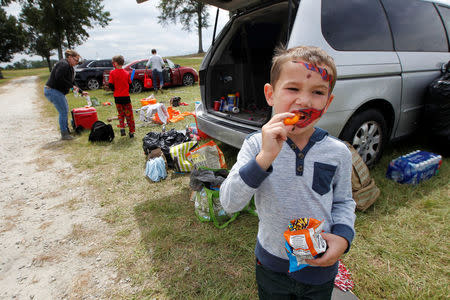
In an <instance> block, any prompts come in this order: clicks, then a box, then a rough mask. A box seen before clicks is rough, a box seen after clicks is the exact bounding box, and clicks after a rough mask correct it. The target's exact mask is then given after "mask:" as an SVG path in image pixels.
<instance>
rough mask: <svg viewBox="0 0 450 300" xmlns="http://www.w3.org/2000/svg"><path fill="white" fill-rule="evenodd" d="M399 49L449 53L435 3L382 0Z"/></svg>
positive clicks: (395, 44) (409, 0)
mask: <svg viewBox="0 0 450 300" xmlns="http://www.w3.org/2000/svg"><path fill="white" fill-rule="evenodd" d="M381 1H382V2H383V5H384V7H385V9H386V13H387V16H388V19H389V23H390V24H391V29H392V33H393V35H394V46H395V50H397V51H417V52H448V44H447V37H446V36H445V30H444V26H443V25H442V21H441V19H440V17H439V14H438V12H437V11H436V8H435V7H434V5H433V4H432V3H430V2H424V1H417V0H381Z"/></svg>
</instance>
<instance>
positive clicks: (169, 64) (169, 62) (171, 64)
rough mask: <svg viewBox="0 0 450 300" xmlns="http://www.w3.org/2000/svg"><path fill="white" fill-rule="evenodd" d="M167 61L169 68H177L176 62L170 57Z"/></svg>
mask: <svg viewBox="0 0 450 300" xmlns="http://www.w3.org/2000/svg"><path fill="white" fill-rule="evenodd" d="M166 62H167V65H168V66H169V68H171V69H173V68H175V64H174V63H173V62H172V61H171V60H170V59H168V58H166Z"/></svg>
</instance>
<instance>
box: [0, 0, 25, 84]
mask: <svg viewBox="0 0 450 300" xmlns="http://www.w3.org/2000/svg"><path fill="white" fill-rule="evenodd" d="M9 2H10V1H6V0H1V2H0V4H1V6H4V5H8V4H9ZM1 6H0V45H1V47H0V62H9V61H11V59H12V58H13V56H14V54H15V53H18V52H21V51H23V50H24V48H25V45H26V43H27V36H26V33H25V30H24V28H23V26H22V25H21V24H20V23H19V22H18V21H17V19H16V18H15V17H14V16H7V15H6V12H5V10H4V9H3V8H2V7H1ZM0 78H3V74H2V72H1V70H0Z"/></svg>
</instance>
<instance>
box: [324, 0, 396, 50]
mask: <svg viewBox="0 0 450 300" xmlns="http://www.w3.org/2000/svg"><path fill="white" fill-rule="evenodd" d="M322 33H323V35H324V37H325V38H326V40H327V41H328V43H329V44H330V45H331V46H332V47H333V48H334V49H336V50H341V51H393V50H394V47H393V43H392V37H391V33H390V31H389V25H388V22H387V19H386V14H385V13H384V10H383V7H382V6H381V4H380V2H379V1H373V0H372V1H361V0H322Z"/></svg>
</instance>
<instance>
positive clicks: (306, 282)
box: [220, 47, 355, 299]
mask: <svg viewBox="0 0 450 300" xmlns="http://www.w3.org/2000/svg"><path fill="white" fill-rule="evenodd" d="M335 82H336V66H335V64H334V61H333V59H332V58H331V57H330V56H329V55H328V54H327V53H326V52H325V51H323V50H321V49H319V48H316V47H296V48H292V49H289V50H282V49H280V50H278V51H277V53H276V54H275V56H274V58H273V61H272V69H271V73H270V84H268V83H267V84H265V86H264V94H265V97H266V101H267V103H268V104H269V105H270V106H272V107H273V110H274V115H273V117H272V118H271V120H269V121H268V122H267V124H265V125H264V126H263V127H262V132H258V133H255V134H252V135H249V136H248V137H247V138H246V140H245V141H244V143H243V145H242V148H241V150H240V151H239V154H238V157H237V162H236V164H235V165H234V166H233V168H232V170H231V172H230V174H229V175H228V177H227V179H226V180H225V181H224V182H223V183H222V186H221V188H220V201H221V203H222V205H223V207H224V209H225V210H226V211H228V212H236V211H239V210H241V209H243V208H244V207H245V205H246V204H247V203H248V202H249V201H250V199H251V198H252V196H253V195H254V196H255V204H256V208H257V211H258V217H259V226H258V235H257V241H256V248H255V255H256V281H257V284H258V294H259V298H260V299H330V298H331V293H332V290H333V284H334V278H335V276H336V274H337V271H338V262H337V260H338V259H339V257H340V256H341V255H342V254H343V253H344V252H347V251H348V250H349V248H350V244H351V242H352V240H353V237H354V234H355V231H354V221H355V213H354V211H355V202H354V200H353V199H352V187H351V172H352V160H351V154H350V151H349V150H348V149H347V147H346V146H345V144H343V143H342V142H341V141H339V140H337V139H335V138H333V137H330V136H328V133H327V132H326V131H324V130H322V129H320V128H315V127H314V125H315V124H316V123H317V121H318V120H319V119H320V117H321V116H322V115H323V114H325V112H326V110H327V108H328V106H329V105H330V103H331V101H332V100H333V95H332V94H331V92H332V90H333V87H334V85H335ZM295 115H299V116H300V118H299V120H298V121H297V122H296V123H295V124H293V125H286V123H287V124H290V123H292V122H289V120H290V118H293V117H295ZM294 122H295V121H294ZM301 217H306V218H314V219H317V220H320V221H322V220H324V227H323V229H324V231H325V232H324V233H322V237H323V238H324V239H325V240H326V242H327V246H328V249H327V250H326V251H325V253H324V254H323V255H322V256H321V257H318V258H315V259H313V260H306V262H307V263H308V264H309V265H310V266H307V267H305V268H303V269H301V270H299V271H296V272H292V273H289V272H288V270H289V260H288V256H287V254H286V251H285V248H284V245H285V243H284V241H285V239H284V237H283V232H284V231H286V230H287V228H288V224H289V221H290V220H294V219H298V218H301Z"/></svg>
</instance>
